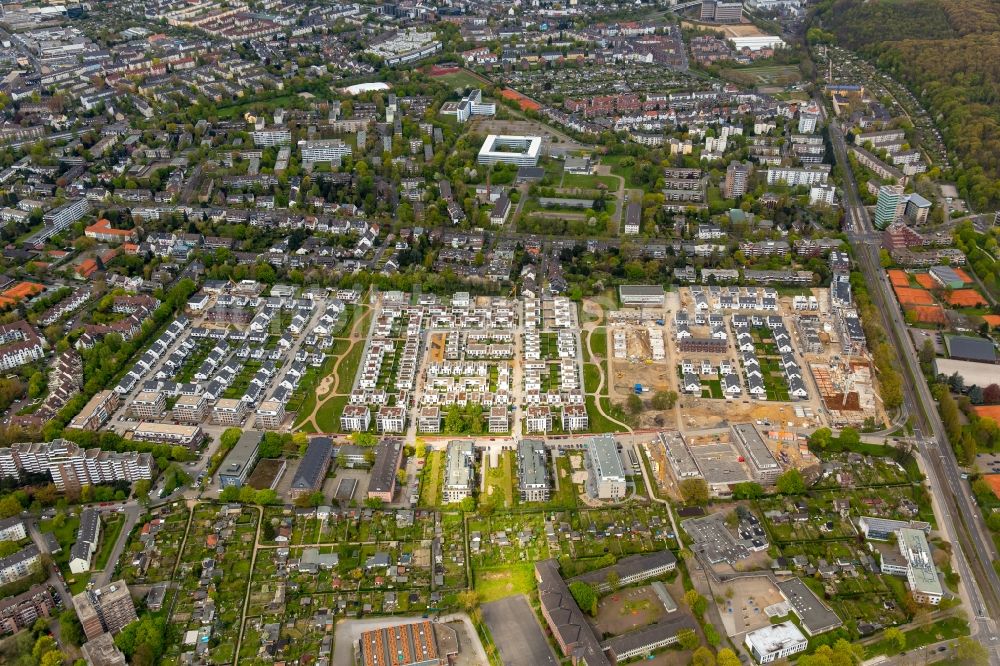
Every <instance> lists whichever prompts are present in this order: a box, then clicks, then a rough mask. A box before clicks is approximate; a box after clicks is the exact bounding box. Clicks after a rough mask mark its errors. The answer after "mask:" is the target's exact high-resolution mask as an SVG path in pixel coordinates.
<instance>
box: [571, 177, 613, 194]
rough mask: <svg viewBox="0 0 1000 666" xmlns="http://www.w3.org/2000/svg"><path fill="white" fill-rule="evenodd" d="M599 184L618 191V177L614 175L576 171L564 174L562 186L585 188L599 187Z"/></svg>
mask: <svg viewBox="0 0 1000 666" xmlns="http://www.w3.org/2000/svg"><path fill="white" fill-rule="evenodd" d="M598 185H604V186H605V187H607V188H608V191H609V192H617V191H618V179H617V178H615V177H614V176H598V175H596V174H590V175H580V174H575V173H567V174H563V179H562V185H561V187H576V188H585V189H597V186H598Z"/></svg>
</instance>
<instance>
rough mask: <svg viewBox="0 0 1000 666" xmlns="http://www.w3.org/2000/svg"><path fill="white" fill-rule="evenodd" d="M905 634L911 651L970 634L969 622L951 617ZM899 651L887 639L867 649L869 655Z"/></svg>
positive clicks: (908, 649) (907, 646)
mask: <svg viewBox="0 0 1000 666" xmlns="http://www.w3.org/2000/svg"><path fill="white" fill-rule="evenodd" d="M903 634H904V635H905V636H906V651H907V652H909V651H910V650H914V649H916V648H918V647H921V646H923V645H927V644H929V643H937V642H938V641H944V640H949V639H951V638H958V637H959V636H968V635H969V623H968V622H967V621H966V620H965V618H961V617H949V618H945V619H943V620H939V621H937V622H934V623H933V624H928V625H926V626H923V627H917V628H916V629H910V630H909V631H905V632H903ZM899 652H900V650H899V649H898V648H897V646H896V644H895V643H893V642H889V641H886V640H881V641H878V642H877V643H872V644H871V645H869V646H868V647H867V650H866V654H867V655H868V656H874V655H879V654H884V655H890V656H891V655H894V654H898V653H899Z"/></svg>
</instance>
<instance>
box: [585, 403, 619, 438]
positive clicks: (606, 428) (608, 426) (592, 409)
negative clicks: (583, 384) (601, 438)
mask: <svg viewBox="0 0 1000 666" xmlns="http://www.w3.org/2000/svg"><path fill="white" fill-rule="evenodd" d="M596 401H597V398H596V397H594V396H592V395H588V396H587V417H588V418H589V419H590V428H589V431H590V432H594V433H604V432H619V431H620V430H622V427H621V426H620V425H618V424H617V423H614V422H613V421H610V420H608V419H606V418H604V415H603V414H601V413H600V412H599V411H597V402H596Z"/></svg>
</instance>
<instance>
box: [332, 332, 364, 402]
mask: <svg viewBox="0 0 1000 666" xmlns="http://www.w3.org/2000/svg"><path fill="white" fill-rule="evenodd" d="M364 352H365V343H364V341H360V340H359V341H358V342H355V343H354V347H352V348H351V351H349V352H347V354H346V355H345V356H344V360H342V361H341V362H340V366H339V367H338V368H337V381H338V385H337V393H350V392H351V387H352V386H353V385H354V376H355V375H356V374H358V366H359V365H360V364H361V355H362V354H364Z"/></svg>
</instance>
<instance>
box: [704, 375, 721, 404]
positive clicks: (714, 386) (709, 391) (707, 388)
mask: <svg viewBox="0 0 1000 666" xmlns="http://www.w3.org/2000/svg"><path fill="white" fill-rule="evenodd" d="M701 385H702V387H703V388H702V389H701V397H703V398H716V399H721V398H722V382H721V381H720V380H718V379H706V380H704V381H703V382H702V383H701Z"/></svg>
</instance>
